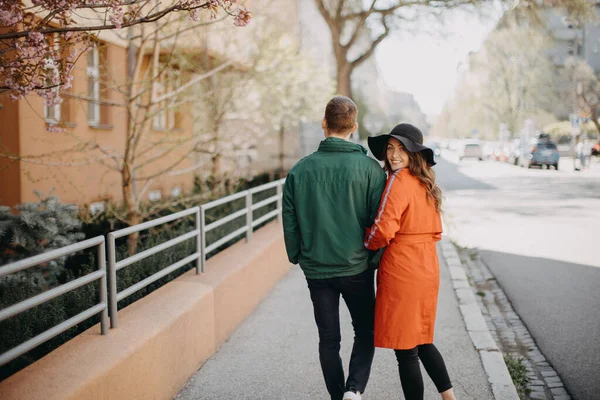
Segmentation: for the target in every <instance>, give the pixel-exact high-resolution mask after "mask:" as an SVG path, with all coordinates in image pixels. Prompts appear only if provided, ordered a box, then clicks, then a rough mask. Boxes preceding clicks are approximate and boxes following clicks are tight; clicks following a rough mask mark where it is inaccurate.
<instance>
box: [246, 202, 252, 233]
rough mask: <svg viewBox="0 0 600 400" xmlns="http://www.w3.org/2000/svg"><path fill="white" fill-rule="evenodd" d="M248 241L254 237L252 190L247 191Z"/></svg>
mask: <svg viewBox="0 0 600 400" xmlns="http://www.w3.org/2000/svg"><path fill="white" fill-rule="evenodd" d="M246 228H247V230H246V242H249V241H250V239H252V192H251V191H249V190H248V193H246Z"/></svg>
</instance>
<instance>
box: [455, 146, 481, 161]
mask: <svg viewBox="0 0 600 400" xmlns="http://www.w3.org/2000/svg"><path fill="white" fill-rule="evenodd" d="M459 158H460V160H461V161H462V160H463V159H465V158H476V159H478V160H479V161H483V149H482V148H481V145H480V144H479V143H467V144H465V145H464V146H462V147H461V148H460V151H459Z"/></svg>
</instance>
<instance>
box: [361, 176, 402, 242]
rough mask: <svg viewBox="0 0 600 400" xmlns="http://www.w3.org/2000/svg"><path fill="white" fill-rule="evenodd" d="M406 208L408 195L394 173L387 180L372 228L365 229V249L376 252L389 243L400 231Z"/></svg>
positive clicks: (399, 178) (398, 177)
mask: <svg viewBox="0 0 600 400" xmlns="http://www.w3.org/2000/svg"><path fill="white" fill-rule="evenodd" d="M407 206H408V193H405V190H404V189H403V188H402V182H401V177H400V176H399V174H397V173H396V174H394V175H392V177H391V178H390V179H389V180H388V183H387V185H386V187H385V190H384V192H383V195H382V197H381V204H380V205H379V211H378V212H377V217H376V218H375V222H374V223H373V226H372V227H371V228H368V229H367V233H366V235H365V247H366V248H367V249H369V250H377V249H380V248H382V247H385V246H387V245H388V244H389V243H390V240H392V239H393V238H394V236H396V233H397V232H398V230H399V229H400V218H401V217H402V213H403V212H404V210H405V209H406V207H407Z"/></svg>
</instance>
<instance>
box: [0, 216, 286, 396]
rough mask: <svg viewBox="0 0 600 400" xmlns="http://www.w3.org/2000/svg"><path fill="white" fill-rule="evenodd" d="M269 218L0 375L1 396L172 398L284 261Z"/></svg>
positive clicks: (283, 267) (267, 288)
mask: <svg viewBox="0 0 600 400" xmlns="http://www.w3.org/2000/svg"><path fill="white" fill-rule="evenodd" d="M290 267H291V265H290V264H289V262H288V261H287V256H286V254H285V249H284V244H283V235H282V231H281V225H280V224H279V223H277V222H273V223H271V224H269V225H267V226H265V227H264V228H262V229H260V230H259V231H257V232H255V233H254V237H253V239H252V241H251V242H250V243H249V244H246V243H245V242H243V241H242V242H240V243H238V244H236V245H234V246H232V247H231V248H229V249H227V250H225V251H224V252H221V253H219V254H218V255H216V256H215V257H213V258H211V259H210V260H209V261H208V263H207V270H206V272H205V273H204V274H201V275H195V272H194V270H192V271H190V272H188V273H186V274H184V275H182V276H181V277H179V278H178V279H176V280H174V281H173V282H170V283H169V284H167V285H165V286H163V287H161V288H160V289H158V290H156V291H155V292H153V293H152V294H150V295H149V296H146V297H144V298H143V299H141V300H140V301H137V302H135V303H133V304H132V305H130V306H129V307H127V308H125V309H123V310H121V311H120V312H119V328H117V329H111V330H110V332H109V334H108V335H106V336H101V335H100V333H99V332H100V328H99V326H95V327H93V328H91V329H90V330H88V331H86V332H84V333H83V334H82V335H79V336H78V337H76V338H74V339H73V340H71V341H69V342H68V343H66V344H65V345H63V346H61V347H60V348H58V349H57V350H55V351H54V352H52V353H50V354H48V355H47V356H46V357H44V358H42V359H40V360H39V361H37V362H35V363H34V364H32V365H30V366H29V367H27V368H25V369H23V370H22V371H20V372H18V373H17V374H15V375H13V376H11V377H10V378H8V379H6V380H4V381H2V382H0V399H3V400H23V399H27V400H37V399H39V400H42V399H43V400H58V399H61V400H63V399H72V400H75V399H77V400H86V399H90V400H91V399H94V400H100V399H107V400H108V399H110V400H119V399H124V400H133V399H144V400H145V399H157V400H160V399H165V400H166V399H172V398H173V396H175V395H176V394H177V392H178V391H179V390H180V389H181V388H182V387H183V385H184V384H185V382H186V381H187V379H188V378H189V377H190V376H191V375H192V374H193V373H194V372H195V371H196V370H197V369H198V368H199V367H200V366H201V365H202V364H203V363H204V362H205V361H206V360H207V359H208V358H209V357H210V356H211V355H212V354H214V352H215V351H216V350H217V349H218V348H219V346H220V345H221V344H222V343H223V342H224V341H225V340H227V338H228V337H229V336H230V335H231V334H232V333H233V332H234V331H235V329H236V328H237V326H238V325H239V324H240V323H241V322H242V321H243V320H244V319H245V318H246V317H247V316H248V315H249V314H250V313H251V312H252V311H253V310H254V308H255V307H256V306H257V305H258V304H259V303H260V301H261V300H262V299H263V298H264V297H265V296H266V295H267V294H268V293H269V292H270V290H271V288H272V287H273V286H274V285H275V283H276V282H277V281H279V280H280V279H281V278H282V277H283V276H284V275H285V274H286V273H287V272H288V271H289V269H290Z"/></svg>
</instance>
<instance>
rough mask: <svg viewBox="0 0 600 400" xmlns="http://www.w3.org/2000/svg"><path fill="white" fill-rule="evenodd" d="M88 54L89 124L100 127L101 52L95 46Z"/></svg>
mask: <svg viewBox="0 0 600 400" xmlns="http://www.w3.org/2000/svg"><path fill="white" fill-rule="evenodd" d="M89 51H90V54H88V66H87V77H88V97H89V98H90V99H89V102H88V124H89V125H91V126H97V125H100V50H99V49H98V46H97V45H94V46H93V47H92V48H91V49H90V50H89ZM90 81H92V90H91V93H90Z"/></svg>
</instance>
